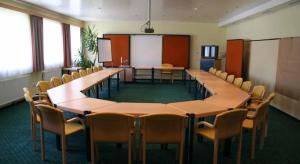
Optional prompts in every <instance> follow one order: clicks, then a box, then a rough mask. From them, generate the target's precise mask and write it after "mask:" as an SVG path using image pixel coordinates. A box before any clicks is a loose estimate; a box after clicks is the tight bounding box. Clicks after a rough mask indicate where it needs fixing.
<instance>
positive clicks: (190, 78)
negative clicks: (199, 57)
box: [189, 75, 192, 92]
mask: <svg viewBox="0 0 300 164" xmlns="http://www.w3.org/2000/svg"><path fill="white" fill-rule="evenodd" d="M191 81H192V77H191V75H189V92H191V90H192V88H191Z"/></svg>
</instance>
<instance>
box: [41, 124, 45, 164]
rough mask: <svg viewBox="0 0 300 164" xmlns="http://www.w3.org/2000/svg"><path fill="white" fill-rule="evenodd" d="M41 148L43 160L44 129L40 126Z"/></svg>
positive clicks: (43, 158)
mask: <svg viewBox="0 0 300 164" xmlns="http://www.w3.org/2000/svg"><path fill="white" fill-rule="evenodd" d="M40 137H41V149H42V160H45V158H46V157H45V142H44V129H43V128H41V136H40Z"/></svg>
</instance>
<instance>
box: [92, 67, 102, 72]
mask: <svg viewBox="0 0 300 164" xmlns="http://www.w3.org/2000/svg"><path fill="white" fill-rule="evenodd" d="M100 70H102V67H101V66H94V67H93V72H98V71H100Z"/></svg>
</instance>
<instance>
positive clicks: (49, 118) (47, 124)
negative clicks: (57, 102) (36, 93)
mask: <svg viewBox="0 0 300 164" xmlns="http://www.w3.org/2000/svg"><path fill="white" fill-rule="evenodd" d="M36 107H37V112H38V113H39V115H40V117H41V126H42V128H43V129H45V130H47V131H50V132H53V133H56V134H64V130H65V120H64V116H63V112H62V111H61V110H60V109H57V108H54V107H52V106H49V105H41V104H40V105H37V106H36Z"/></svg>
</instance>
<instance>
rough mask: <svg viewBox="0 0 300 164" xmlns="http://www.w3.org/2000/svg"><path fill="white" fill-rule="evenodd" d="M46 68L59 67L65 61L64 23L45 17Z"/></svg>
mask: <svg viewBox="0 0 300 164" xmlns="http://www.w3.org/2000/svg"><path fill="white" fill-rule="evenodd" d="M43 28H44V29H43V30H44V31H43V32H44V64H45V69H51V68H59V67H62V66H63V63H64V55H63V54H64V49H63V34H62V24H61V23H60V22H56V21H53V20H49V19H45V18H44V19H43Z"/></svg>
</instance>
